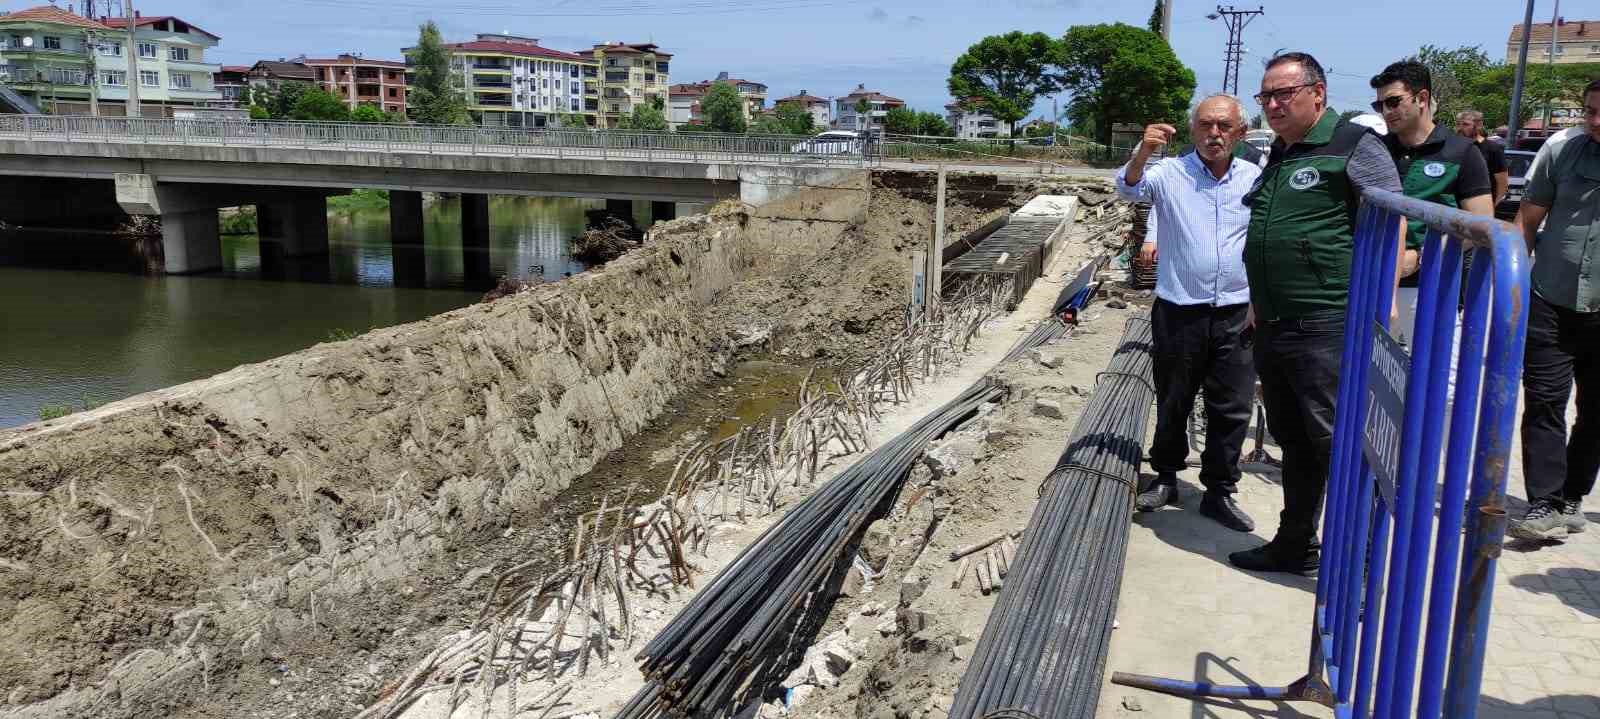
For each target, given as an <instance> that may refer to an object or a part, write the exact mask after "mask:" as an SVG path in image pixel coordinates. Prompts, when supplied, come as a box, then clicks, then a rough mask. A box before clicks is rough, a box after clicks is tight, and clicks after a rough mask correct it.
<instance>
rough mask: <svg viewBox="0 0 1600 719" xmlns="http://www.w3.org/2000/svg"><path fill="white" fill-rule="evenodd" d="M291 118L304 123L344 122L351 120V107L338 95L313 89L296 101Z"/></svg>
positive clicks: (320, 89) (316, 88)
mask: <svg viewBox="0 0 1600 719" xmlns="http://www.w3.org/2000/svg"><path fill="white" fill-rule="evenodd" d="M289 117H290V118H291V119H295V120H304V121H321V122H343V121H345V120H349V119H350V107H349V106H347V105H345V104H344V100H342V99H340V98H339V96H338V95H335V94H333V93H331V92H328V91H327V90H324V89H322V88H320V87H313V88H311V89H309V90H306V91H305V92H303V93H301V94H300V99H298V100H295V103H294V110H293V111H291V112H290V113H289Z"/></svg>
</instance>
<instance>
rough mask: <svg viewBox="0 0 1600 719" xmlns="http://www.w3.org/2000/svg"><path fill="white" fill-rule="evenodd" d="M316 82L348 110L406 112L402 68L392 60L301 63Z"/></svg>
mask: <svg viewBox="0 0 1600 719" xmlns="http://www.w3.org/2000/svg"><path fill="white" fill-rule="evenodd" d="M303 62H304V63H305V65H306V66H307V67H309V68H311V71H312V72H313V73H315V75H316V81H317V84H318V85H319V86H321V87H322V89H324V90H327V91H328V92H331V93H333V94H335V95H338V96H339V98H340V99H342V100H344V101H345V104H347V105H349V106H350V109H351V110H354V109H356V108H357V107H359V106H361V105H372V106H373V107H376V108H378V109H380V110H383V111H384V112H398V113H404V112H405V111H406V64H405V63H403V62H395V61H393V60H368V59H366V58H363V57H361V56H359V55H350V54H342V55H340V56H338V57H336V58H307V59H305V60H304V61H303Z"/></svg>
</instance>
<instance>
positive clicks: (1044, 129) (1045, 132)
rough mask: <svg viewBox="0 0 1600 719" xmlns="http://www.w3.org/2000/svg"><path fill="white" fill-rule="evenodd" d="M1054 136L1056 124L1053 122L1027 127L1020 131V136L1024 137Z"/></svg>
mask: <svg viewBox="0 0 1600 719" xmlns="http://www.w3.org/2000/svg"><path fill="white" fill-rule="evenodd" d="M1055 134H1056V124H1055V123H1053V122H1041V123H1038V124H1036V125H1029V126H1027V127H1026V128H1024V129H1023V130H1022V135H1023V136H1024V137H1051V136H1054V135H1055Z"/></svg>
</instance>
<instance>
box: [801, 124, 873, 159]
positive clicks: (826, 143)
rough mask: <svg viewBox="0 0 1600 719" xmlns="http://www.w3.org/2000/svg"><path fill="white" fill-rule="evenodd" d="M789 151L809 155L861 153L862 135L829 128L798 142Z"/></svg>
mask: <svg viewBox="0 0 1600 719" xmlns="http://www.w3.org/2000/svg"><path fill="white" fill-rule="evenodd" d="M789 151H790V152H793V153H795V154H807V155H859V154H861V137H860V136H858V135H857V134H856V133H854V132H851V131H849V130H829V131H827V132H824V133H822V134H819V135H817V136H816V137H813V138H811V139H809V140H805V141H802V142H800V143H798V144H796V145H795V146H794V147H792V148H790V150H789Z"/></svg>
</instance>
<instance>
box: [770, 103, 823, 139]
mask: <svg viewBox="0 0 1600 719" xmlns="http://www.w3.org/2000/svg"><path fill="white" fill-rule="evenodd" d="M773 114H774V115H776V116H777V118H778V123H779V124H780V125H782V126H783V131H784V133H785V134H789V135H809V134H811V133H813V132H816V129H817V127H816V118H814V117H812V116H811V112H810V111H809V110H806V109H805V107H804V106H802V105H801V104H800V103H798V102H782V103H778V107H777V108H776V109H774V110H773Z"/></svg>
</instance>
